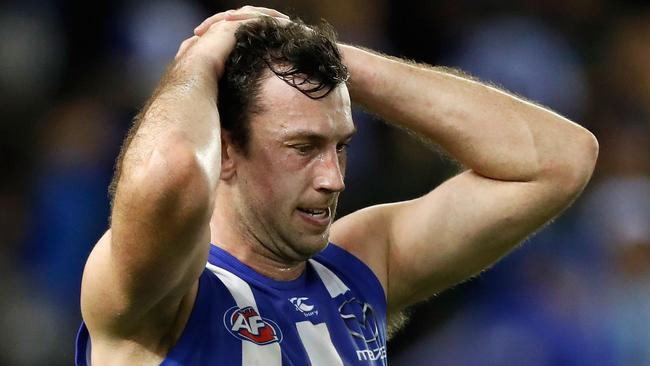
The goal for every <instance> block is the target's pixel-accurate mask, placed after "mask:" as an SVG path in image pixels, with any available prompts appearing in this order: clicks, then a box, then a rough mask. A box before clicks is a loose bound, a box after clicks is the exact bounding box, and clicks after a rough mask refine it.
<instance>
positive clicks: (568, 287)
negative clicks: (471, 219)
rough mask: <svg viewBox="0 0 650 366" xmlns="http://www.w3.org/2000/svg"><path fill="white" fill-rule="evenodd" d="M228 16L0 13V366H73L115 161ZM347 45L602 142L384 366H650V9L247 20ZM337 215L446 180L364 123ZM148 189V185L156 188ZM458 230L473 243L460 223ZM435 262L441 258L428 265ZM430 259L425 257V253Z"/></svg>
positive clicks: (427, 312) (385, 129)
mask: <svg viewBox="0 0 650 366" xmlns="http://www.w3.org/2000/svg"><path fill="white" fill-rule="evenodd" d="M242 5H244V4H243V3H241V2H238V1H217V0H215V1H182V0H152V1H144V0H142V1H96V2H82V1H72V0H70V1H64V0H51V1H37V0H23V1H9V2H5V3H4V4H3V5H2V7H0V108H1V111H2V114H1V117H0V172H1V175H0V176H1V178H0V364H1V365H55V366H56V365H67V364H70V363H71V362H72V359H73V355H74V337H75V333H76V329H77V327H78V325H79V322H80V320H81V317H80V311H79V287H80V282H81V273H82V269H83V265H84V262H85V259H86V257H87V255H88V253H89V252H90V250H91V248H92V245H93V244H94V243H95V241H96V240H97V239H98V238H99V236H100V235H101V233H103V231H104V230H106V228H107V222H108V217H109V199H108V194H107V186H108V184H109V182H110V179H111V176H112V173H113V164H114V160H115V157H116V156H117V153H118V151H119V147H120V143H121V141H122V139H123V137H124V134H125V133H126V131H127V130H128V127H129V126H130V123H131V119H132V118H133V116H134V115H135V114H136V113H137V110H138V108H139V107H140V106H141V105H143V104H144V102H145V101H146V98H147V97H148V95H149V94H150V93H151V91H152V89H153V87H154V86H155V84H156V82H157V80H158V79H159V77H160V76H161V74H162V72H163V71H164V68H165V66H166V64H168V63H169V62H170V60H171V59H172V58H173V55H174V54H175V52H176V49H177V47H178V45H179V44H180V42H181V41H182V40H183V39H184V38H187V37H188V36H190V35H191V32H192V29H194V27H195V26H196V25H197V24H199V23H200V21H201V20H202V19H203V18H205V17H207V16H209V15H210V14H212V13H214V12H217V11H221V10H225V9H228V8H233V7H239V6H242ZM253 5H263V6H270V7H274V8H276V9H278V10H280V11H283V12H285V13H289V14H291V15H294V16H299V17H300V18H302V19H303V20H305V21H307V22H311V23H314V22H319V21H320V19H321V18H324V19H326V20H327V21H329V22H330V23H331V24H333V25H334V27H335V28H336V29H337V31H338V34H339V38H340V39H341V40H342V41H343V42H346V43H352V44H360V45H364V46H366V47H370V48H373V49H376V50H380V51H382V52H385V53H389V54H393V55H397V56H402V57H405V58H408V59H412V60H415V61H418V62H425V63H429V64H433V65H446V66H452V67H456V68H460V69H462V70H464V71H465V72H467V73H469V74H472V75H474V76H476V77H478V78H480V79H481V80H484V81H488V82H490V83H492V84H495V85H499V86H501V87H503V88H506V89H508V90H510V91H512V92H514V93H516V94H518V95H521V96H523V97H525V98H528V99H530V100H532V101H535V102H537V103H540V104H543V105H546V106H549V107H550V108H552V109H554V110H556V111H557V112H558V113H561V114H563V115H565V116H567V117H569V118H571V119H572V120H574V121H576V122H577V123H580V124H581V125H583V126H585V127H587V128H588V129H590V130H591V131H593V132H594V134H595V135H596V136H597V137H598V139H599V141H600V147H601V149H600V157H599V162H598V166H597V168H596V172H595V175H594V177H593V179H592V182H591V183H590V185H589V186H588V187H587V189H586V191H585V192H584V194H583V196H582V197H580V198H579V199H578V201H577V202H576V204H575V205H574V206H572V207H571V208H570V209H569V210H568V211H567V212H566V213H565V214H564V215H563V216H561V217H560V218H558V219H557V220H555V221H554V222H553V223H552V224H551V225H549V226H547V227H546V228H544V229H542V230H540V232H539V233H538V234H537V235H535V236H534V237H532V238H530V239H528V240H527V241H526V243H525V245H523V246H522V247H521V248H519V249H517V250H516V251H514V252H513V253H512V254H511V255H510V256H509V257H508V258H506V259H505V260H503V261H502V262H500V263H499V264H497V265H496V266H494V267H493V268H492V269H491V270H489V271H487V272H485V273H484V274H482V275H480V276H478V277H477V278H475V279H473V280H472V281H469V282H467V283H464V284H461V285H458V286H457V287H456V288H454V289H452V290H449V291H447V292H445V293H443V294H440V295H439V296H437V297H435V298H433V299H431V300H430V301H428V302H426V303H423V304H420V305H417V306H415V307H413V308H412V309H411V311H410V313H411V316H410V318H411V320H410V322H409V323H408V325H407V326H406V327H405V328H404V329H403V330H402V331H401V332H400V333H398V334H397V335H396V337H395V338H394V339H393V340H392V341H391V342H390V344H389V359H390V362H391V363H392V364H397V365H459V366H464V365H486V366H491V365H495V366H497V365H528V366H537V365H540V366H560V365H590V366H591V365H612V366H614V365H615V366H618V365H621V366H636V365H639V366H644V365H646V366H647V365H650V7H649V6H648V4H647V1H637V2H621V1H614V0H575V1H557V0H548V1H534V0H524V1H514V0H477V1H470V0H460V1H459V0H440V1H404V0H401V1H396V0H329V1H316V0H307V1H299V0H291V1H280V0H273V1H259V2H256V3H254V4H253ZM354 118H355V122H356V124H357V127H358V129H359V133H358V136H356V137H355V139H354V140H353V142H352V145H351V148H350V149H351V150H350V158H349V159H350V162H349V166H348V177H347V179H348V182H347V189H346V192H344V194H343V195H342V198H341V203H340V206H341V207H340V210H339V211H340V212H341V214H345V213H349V212H351V211H354V210H356V209H358V208H361V207H364V206H367V205H370V204H375V203H383V202H391V201H396V200H404V199H410V198H414V197H417V196H419V195H421V194H423V193H425V192H427V191H428V190H430V189H432V188H433V187H435V186H436V185H437V184H439V183H440V182H442V181H444V180H445V179H447V178H449V177H450V176H452V175H453V174H455V173H457V172H458V171H459V169H460V167H458V166H457V165H456V164H455V163H454V162H453V161H452V160H451V159H450V158H448V157H445V156H443V155H441V154H440V153H439V152H437V151H436V150H435V148H433V149H432V148H430V147H426V146H424V145H422V144H421V143H420V142H418V141H417V140H416V139H414V138H412V136H409V135H408V134H407V133H405V132H404V131H400V130H398V129H395V128H392V127H390V126H389V125H387V124H385V123H383V122H380V121H377V120H376V119H375V118H373V117H372V116H369V115H366V114H364V113H363V112H361V111H357V110H355V111H354ZM151 184H155V182H151ZM468 225H471V223H468ZM432 250H435V248H432ZM422 254H423V255H426V253H422Z"/></svg>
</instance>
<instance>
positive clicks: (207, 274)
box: [76, 243, 387, 366]
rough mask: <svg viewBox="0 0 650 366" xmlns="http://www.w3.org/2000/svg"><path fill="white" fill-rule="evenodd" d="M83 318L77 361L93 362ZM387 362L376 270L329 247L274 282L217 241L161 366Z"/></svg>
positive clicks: (80, 363) (329, 365) (383, 312)
mask: <svg viewBox="0 0 650 366" xmlns="http://www.w3.org/2000/svg"><path fill="white" fill-rule="evenodd" d="M90 343H91V342H90V338H89V335H88V330H87V329H86V327H85V325H84V324H83V323H82V325H81V328H80V330H79V334H78V335H77V354H76V364H77V365H78V366H87V365H90V349H91V344H90ZM180 365H183V366H198V365H264V366H289V365H296V366H298V365H299V366H304V365H313V366H321V365H322V366H337V365H387V357H386V298H385V295H384V290H383V288H382V286H381V284H380V283H379V280H378V279H377V277H376V276H375V274H374V273H373V272H372V271H371V270H370V268H368V266H366V265H365V264H364V263H363V262H361V261H360V260H359V259H357V258H356V257H355V256H353V255H352V254H350V253H348V252H347V251H345V250H344V249H342V248H340V247H338V246H336V245H334V244H331V243H330V244H329V245H328V246H327V247H326V248H325V249H324V250H323V251H322V252H321V253H319V254H318V255H316V256H315V257H314V258H312V259H310V260H309V261H308V262H307V265H306V269H305V271H304V272H303V273H302V275H301V276H300V277H298V278H297V279H295V280H292V281H276V280H273V279H271V278H268V277H265V276H263V275H261V274H259V273H257V272H255V271H254V270H253V269H251V268H250V267H248V266H246V265H245V264H243V263H242V262H240V261H239V260H237V259H236V258H235V257H233V256H232V255H230V254H229V253H228V252H226V251H224V250H222V249H220V248H218V247H216V246H214V245H212V246H211V249H210V254H209V257H208V263H207V264H206V268H205V270H204V271H203V273H202V274H201V276H200V277H199V290H198V293H197V297H196V301H195V304H194V307H193V309H192V313H191V314H190V317H189V319H188V321H187V324H186V326H185V329H184V331H183V333H182V335H181V337H180V338H179V339H178V341H177V343H176V345H175V346H174V347H173V348H172V349H171V350H170V352H169V353H168V355H167V357H166V358H165V359H164V360H163V362H162V364H161V366H180Z"/></svg>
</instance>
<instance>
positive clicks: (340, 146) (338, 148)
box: [336, 143, 350, 153]
mask: <svg viewBox="0 0 650 366" xmlns="http://www.w3.org/2000/svg"><path fill="white" fill-rule="evenodd" d="M348 147H350V144H347V143H346V144H338V145H336V152H339V153H342V152H346V151H347V150H348Z"/></svg>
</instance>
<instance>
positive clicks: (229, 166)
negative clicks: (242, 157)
mask: <svg viewBox="0 0 650 366" xmlns="http://www.w3.org/2000/svg"><path fill="white" fill-rule="evenodd" d="M235 159H236V151H235V146H234V145H233V143H232V139H231V137H230V134H229V133H228V132H227V131H225V130H223V129H221V175H220V176H219V179H221V180H230V179H232V177H234V176H235V175H236V172H237V170H236V164H235V161H236V160H235Z"/></svg>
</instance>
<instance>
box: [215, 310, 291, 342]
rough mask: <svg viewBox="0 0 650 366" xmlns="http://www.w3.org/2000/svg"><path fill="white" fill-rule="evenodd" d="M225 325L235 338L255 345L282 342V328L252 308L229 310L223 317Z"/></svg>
mask: <svg viewBox="0 0 650 366" xmlns="http://www.w3.org/2000/svg"><path fill="white" fill-rule="evenodd" d="M223 325H224V326H225V327H226V329H228V331H229V332H230V334H232V335H233V336H234V337H235V338H239V339H243V340H246V341H250V342H253V343H255V344H260V345H262V344H269V343H274V342H278V343H280V342H282V331H281V330H280V327H278V325H277V324H276V323H275V322H274V321H273V320H270V319H266V318H262V317H261V316H260V315H259V314H258V313H257V311H255V309H253V308H252V307H251V306H247V307H245V308H243V309H240V308H239V307H237V306H233V307H232V308H230V309H228V310H227V311H226V313H225V314H224V315H223Z"/></svg>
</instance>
